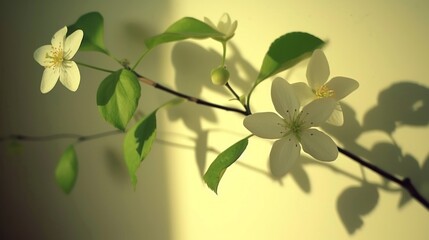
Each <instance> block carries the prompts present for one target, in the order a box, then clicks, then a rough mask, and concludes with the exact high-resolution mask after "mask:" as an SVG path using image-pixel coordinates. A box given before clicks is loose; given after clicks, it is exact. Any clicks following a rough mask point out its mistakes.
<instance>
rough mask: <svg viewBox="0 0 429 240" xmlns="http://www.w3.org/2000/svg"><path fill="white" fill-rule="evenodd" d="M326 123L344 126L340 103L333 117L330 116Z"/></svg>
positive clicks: (333, 112)
mask: <svg viewBox="0 0 429 240" xmlns="http://www.w3.org/2000/svg"><path fill="white" fill-rule="evenodd" d="M326 122H327V123H329V124H332V125H335V126H342V125H343V124H344V116H343V109H342V108H341V105H340V103H339V102H337V104H336V105H335V108H334V111H332V114H331V116H329V118H328V120H326Z"/></svg>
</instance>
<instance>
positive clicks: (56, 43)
mask: <svg viewBox="0 0 429 240" xmlns="http://www.w3.org/2000/svg"><path fill="white" fill-rule="evenodd" d="M66 34H67V27H63V28H61V29H60V30H58V31H57V32H56V33H55V34H54V36H53V37H52V39H51V44H52V47H54V48H62V47H63V44H64V40H65V39H66Z"/></svg>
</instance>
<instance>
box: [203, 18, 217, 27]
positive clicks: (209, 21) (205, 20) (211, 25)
mask: <svg viewBox="0 0 429 240" xmlns="http://www.w3.org/2000/svg"><path fill="white" fill-rule="evenodd" d="M204 22H205V23H207V24H208V25H210V27H212V28H213V29H216V30H217V27H216V24H214V23H213V22H212V20H210V19H209V18H207V17H204Z"/></svg>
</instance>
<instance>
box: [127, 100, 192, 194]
mask: <svg viewBox="0 0 429 240" xmlns="http://www.w3.org/2000/svg"><path fill="white" fill-rule="evenodd" d="M183 101H184V100H183V99H178V98H175V99H173V100H171V101H169V102H167V103H165V104H163V105H161V106H160V107H158V108H157V109H155V110H154V111H153V112H152V113H151V114H149V115H147V116H146V117H145V118H144V119H142V120H141V121H139V122H138V123H137V124H136V125H135V126H133V127H132V128H130V129H129V130H128V132H127V134H126V135H125V139H124V146H123V147H124V155H125V163H126V165H127V167H128V173H129V174H130V177H131V183H132V185H133V187H134V188H135V187H136V184H137V176H136V172H137V169H138V168H139V166H140V164H141V162H142V161H143V160H144V159H145V158H146V156H147V155H148V154H149V152H150V150H151V149H152V144H153V141H154V140H155V137H156V113H157V111H158V110H159V109H160V108H163V107H170V106H174V105H177V104H179V103H182V102H183Z"/></svg>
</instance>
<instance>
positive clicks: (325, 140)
mask: <svg viewBox="0 0 429 240" xmlns="http://www.w3.org/2000/svg"><path fill="white" fill-rule="evenodd" d="M301 145H302V149H303V150H304V152H306V153H308V154H310V155H311V156H312V157H314V158H315V159H318V160H320V161H334V160H335V159H337V157H338V148H337V145H336V144H335V142H334V141H333V140H332V139H331V138H330V137H329V136H328V135H326V134H325V133H323V132H321V131H319V130H317V129H308V130H305V131H303V132H302V134H301Z"/></svg>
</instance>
